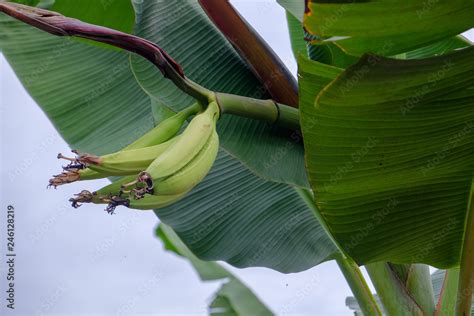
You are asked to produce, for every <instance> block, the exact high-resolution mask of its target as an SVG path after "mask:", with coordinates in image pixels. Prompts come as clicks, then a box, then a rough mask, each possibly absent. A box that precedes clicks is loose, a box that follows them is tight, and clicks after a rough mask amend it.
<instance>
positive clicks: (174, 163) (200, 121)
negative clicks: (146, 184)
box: [145, 102, 219, 180]
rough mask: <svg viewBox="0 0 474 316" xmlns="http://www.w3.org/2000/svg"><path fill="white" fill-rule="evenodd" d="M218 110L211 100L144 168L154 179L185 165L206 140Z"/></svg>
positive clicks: (212, 127)
mask: <svg viewBox="0 0 474 316" xmlns="http://www.w3.org/2000/svg"><path fill="white" fill-rule="evenodd" d="M218 113H219V110H218V107H217V104H216V103H215V102H212V103H211V104H209V106H208V108H207V109H206V110H205V111H204V112H202V113H200V114H198V115H196V116H195V117H194V118H193V119H192V120H191V122H190V123H189V125H188V126H187V127H186V129H185V130H184V132H183V133H182V137H181V138H180V139H179V140H178V141H176V142H175V143H174V144H173V145H172V146H170V148H168V150H166V151H165V152H164V153H163V154H162V155H160V156H159V157H158V158H156V159H155V160H154V161H153V162H152V163H151V164H150V165H149V166H148V168H147V169H146V170H145V172H146V173H147V174H148V175H149V176H150V177H151V178H152V179H155V180H158V179H161V178H164V177H167V176H170V175H172V174H174V173H176V172H177V171H178V170H180V169H181V168H183V167H184V166H186V165H187V164H188V163H189V162H190V161H191V160H193V159H194V157H196V155H197V154H198V153H199V152H200V150H201V149H202V148H203V146H204V145H205V144H206V143H207V142H208V140H209V138H210V137H211V135H212V133H213V131H214V129H215V123H216V119H217V116H218Z"/></svg>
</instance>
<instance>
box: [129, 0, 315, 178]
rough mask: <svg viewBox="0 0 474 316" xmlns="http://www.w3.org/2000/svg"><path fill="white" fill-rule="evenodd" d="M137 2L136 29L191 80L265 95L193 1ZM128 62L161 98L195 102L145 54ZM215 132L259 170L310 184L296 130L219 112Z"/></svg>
mask: <svg viewBox="0 0 474 316" xmlns="http://www.w3.org/2000/svg"><path fill="white" fill-rule="evenodd" d="M136 8H137V11H138V12H141V14H140V15H139V17H138V23H137V27H136V32H137V34H138V35H139V36H141V37H144V38H147V39H149V40H151V41H153V42H156V43H158V44H159V45H160V46H161V47H162V48H163V49H165V50H166V51H167V52H168V53H169V54H170V55H171V56H173V58H175V59H176V60H177V61H178V62H179V63H180V64H181V65H182V66H183V68H184V71H185V73H186V75H187V76H188V77H190V78H191V79H192V80H194V81H196V82H198V83H200V84H201V85H203V86H205V87H207V88H209V89H211V90H213V91H219V92H227V93H234V94H239V95H244V96H250V97H254V98H258V99H261V98H268V96H267V95H266V92H265V88H264V86H263V85H262V84H261V83H259V82H258V81H257V79H256V78H255V77H254V75H253V74H252V73H251V72H250V71H249V69H248V67H247V66H246V65H244V64H243V62H242V60H241V58H240V57H239V56H238V55H237V53H236V52H235V51H234V49H233V48H232V46H231V45H230V44H229V43H228V42H227V40H226V39H225V38H224V37H223V36H222V35H221V34H220V33H219V31H218V30H217V29H216V28H215V27H214V26H213V25H212V24H211V23H210V21H209V19H208V18H207V16H206V15H205V13H204V12H203V10H202V9H201V7H200V6H199V4H198V2H197V1H189V0H176V1H166V2H156V1H147V2H143V3H142V4H141V5H136ZM181 21H186V23H183V22H181ZM282 22H283V21H282ZM131 64H132V70H133V72H134V74H135V76H136V78H137V80H138V82H139V83H140V85H141V86H142V87H143V89H144V90H145V91H146V92H147V93H149V94H150V95H151V96H153V97H154V98H156V99H159V100H160V101H161V102H162V103H163V104H165V105H167V106H169V107H170V108H172V109H173V110H180V109H182V108H184V107H185V106H187V105H190V104H191V103H192V102H193V100H192V99H191V98H190V97H189V96H187V95H186V94H184V93H182V92H181V91H180V90H178V89H177V88H176V87H174V86H173V84H172V83H171V82H170V81H169V80H166V79H165V78H163V76H162V75H161V73H159V72H157V71H156V68H155V67H154V66H153V65H152V64H150V63H149V62H148V61H147V60H145V59H144V58H141V57H140V56H132V63H131ZM218 132H219V135H220V139H221V145H222V147H223V148H224V149H225V150H226V151H227V152H229V153H230V154H231V155H233V156H234V157H236V158H237V159H239V160H240V161H242V163H244V164H245V165H246V166H247V167H248V168H249V169H251V170H252V171H253V172H255V173H256V174H258V175H259V176H261V177H263V178H265V179H269V180H272V181H276V182H284V183H290V184H294V185H297V186H301V187H306V186H308V183H307V178H306V173H305V169H304V150H303V145H302V143H301V142H300V139H299V137H297V136H296V134H293V135H292V132H289V131H285V130H281V129H279V128H278V127H275V126H274V127H272V126H270V125H268V124H266V123H262V122H260V121H256V120H250V119H245V118H241V117H237V116H227V117H223V118H222V119H221V120H220V122H219V126H218ZM291 136H293V137H291Z"/></svg>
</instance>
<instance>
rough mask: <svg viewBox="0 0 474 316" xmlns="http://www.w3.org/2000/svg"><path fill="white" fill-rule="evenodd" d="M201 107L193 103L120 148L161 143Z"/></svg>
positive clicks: (127, 148)
mask: <svg viewBox="0 0 474 316" xmlns="http://www.w3.org/2000/svg"><path fill="white" fill-rule="evenodd" d="M200 109H201V106H200V105H199V104H198V103H195V104H193V105H191V106H189V107H187V108H186V109H184V110H182V111H181V112H178V113H176V114H175V115H173V116H171V117H169V118H167V119H166V120H164V121H163V122H161V123H160V124H158V125H157V126H156V127H155V128H153V129H151V130H150V131H148V132H147V133H146V134H145V135H143V136H142V137H140V138H139V139H137V140H136V141H134V142H133V143H131V144H130V145H128V146H126V147H124V148H123V149H122V150H129V149H137V148H143V147H148V146H154V145H158V144H161V143H163V142H165V141H167V140H169V139H171V138H172V137H174V136H175V135H176V134H178V132H179V130H180V129H181V127H182V126H183V124H184V121H186V120H187V119H188V117H190V116H191V115H194V114H196V113H197V112H199V110H200Z"/></svg>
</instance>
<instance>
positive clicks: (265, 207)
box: [0, 13, 336, 272]
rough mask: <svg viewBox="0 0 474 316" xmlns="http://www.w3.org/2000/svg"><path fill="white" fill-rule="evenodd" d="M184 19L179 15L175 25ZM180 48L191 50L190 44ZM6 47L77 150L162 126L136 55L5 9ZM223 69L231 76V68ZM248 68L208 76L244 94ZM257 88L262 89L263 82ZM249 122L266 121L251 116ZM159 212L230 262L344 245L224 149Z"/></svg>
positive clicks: (322, 255) (297, 256) (284, 262)
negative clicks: (46, 29) (185, 192)
mask: <svg viewBox="0 0 474 316" xmlns="http://www.w3.org/2000/svg"><path fill="white" fill-rule="evenodd" d="M142 14H143V13H142ZM139 16H140V15H139ZM139 19H140V17H139ZM183 23H184V22H183V20H180V23H179V24H177V26H176V30H175V31H176V32H179V30H180V28H181V27H183V25H182V24H183ZM196 31H197V32H199V29H196ZM168 45H169V43H168ZM175 45H176V47H182V43H181V42H175ZM224 47H225V49H222V51H221V53H222V55H221V57H220V58H221V59H224V60H226V59H229V60H232V59H235V58H238V56H237V55H236V54H235V52H233V51H232V50H231V49H230V47H229V46H227V45H226V46H224ZM0 48H1V49H2V52H3V53H4V55H5V56H6V58H7V60H8V61H9V63H10V64H11V66H12V67H13V68H14V70H15V72H16V74H17V75H18V77H19V78H20V80H21V81H22V82H23V84H24V85H25V87H26V89H27V90H28V92H29V93H30V95H31V96H32V97H33V98H34V99H35V101H36V102H37V103H38V104H39V105H40V106H41V108H42V109H43V111H44V112H45V113H46V115H47V116H48V117H49V118H50V119H51V121H52V122H53V124H54V125H55V127H56V128H57V130H58V131H59V132H60V134H61V135H62V137H63V138H64V139H65V140H66V141H67V142H68V143H69V144H70V146H71V147H73V148H76V149H78V150H80V151H85V152H92V153H96V154H103V153H109V152H112V151H115V150H117V149H119V148H121V147H123V146H125V145H126V144H128V143H130V142H132V141H133V140H134V139H135V138H137V137H139V136H140V135H142V134H144V133H145V132H146V131H147V130H149V129H150V128H151V127H152V126H153V123H154V120H153V115H152V114H153V113H152V108H151V104H154V105H156V99H153V100H150V97H149V96H148V94H147V93H145V92H144V90H143V89H142V88H141V86H140V85H138V84H137V81H136V80H135V77H134V74H133V73H132V72H131V71H130V58H129V57H130V56H129V55H128V54H127V53H125V52H123V51H116V50H108V49H104V48H100V47H97V46H92V45H88V44H85V43H83V42H79V41H75V40H68V39H65V38H57V37H54V36H51V35H49V34H44V33H42V32H40V31H38V30H36V29H34V28H32V27H30V26H26V25H23V24H21V23H20V22H17V21H14V20H13V19H11V18H8V17H6V16H4V15H0ZM201 48H202V47H201V46H199V45H191V46H186V49H183V52H184V53H186V54H185V56H184V57H186V58H190V60H192V59H193V58H194V56H195V53H194V52H195V51H194V50H195V49H196V50H199V49H201ZM196 54H197V52H196ZM178 57H179V58H178V61H180V62H184V64H185V65H187V66H185V71H186V72H190V73H193V71H192V67H191V66H189V64H187V62H185V61H184V57H183V56H178ZM208 62H209V63H210V64H212V63H214V62H215V61H214V60H213V59H211V60H209V61H208ZM234 63H236V64H237V65H240V67H243V68H245V67H246V66H245V65H244V64H242V63H238V62H237V61H234ZM225 66H226V64H224V65H223V66H222V67H225ZM156 71H157V72H158V70H156ZM218 73H225V69H223V70H222V71H221V72H219V71H218ZM240 73H241V75H242V76H243V75H245V76H246V78H247V79H242V78H240V79H238V78H233V79H232V80H227V79H226V77H225V76H211V78H213V81H215V82H216V83H212V82H211V81H208V83H209V84H210V85H211V84H214V85H217V82H221V81H223V80H227V84H226V89H229V90H230V91H244V90H239V89H240V88H239V86H241V85H243V86H245V87H246V89H247V90H245V91H247V92H248V93H251V90H250V88H249V87H248V83H247V81H246V80H250V82H255V81H254V79H251V78H249V75H248V73H247V74H245V72H242V71H241V72H240ZM153 75H154V74H153ZM208 80H210V79H208ZM253 88H254V89H255V91H259V87H258V85H257V86H253ZM167 91H168V90H166V89H163V91H162V92H163V94H166V93H167ZM170 93H174V90H171V92H170ZM151 101H153V102H151ZM219 124H220V123H219ZM223 124H225V122H224V123H223ZM228 124H230V123H228ZM243 125H244V127H246V128H260V127H259V126H262V125H260V123H259V124H258V125H254V124H253V123H249V124H245V122H244V124H243ZM263 128H265V127H263ZM249 132H251V131H250V130H249ZM229 133H230V131H229ZM221 134H222V132H221ZM225 137H226V136H225V135H223V138H224V139H225ZM248 137H250V136H248ZM268 137H269V136H268ZM234 141H235V142H236V143H239V142H246V141H247V139H246V138H243V139H235V140H234ZM290 144H291V143H290ZM287 150H289V151H290V150H293V147H292V146H289V147H287ZM269 155H270V157H271V154H270V153H269ZM52 159H54V158H53V157H52ZM256 159H262V158H261V157H257V158H256ZM283 159H286V156H285V155H283ZM235 179H238V180H239V181H233V180H235ZM46 180H47V179H45V181H46ZM84 185H85V188H87V184H84ZM222 209H224V211H222ZM158 213H159V214H160V217H162V219H163V221H164V222H166V223H169V224H170V225H171V226H172V227H173V228H174V229H175V230H176V231H177V233H178V234H179V235H180V237H181V238H182V239H183V240H184V241H185V242H186V243H187V246H188V247H189V248H190V249H191V250H192V251H193V252H195V253H196V254H197V255H198V256H199V257H201V258H206V259H215V260H217V259H222V260H226V261H229V262H230V263H232V264H234V265H237V266H266V267H269V268H273V269H276V270H279V271H284V272H295V271H301V270H304V269H308V268H310V267H312V266H314V265H316V264H318V263H320V262H322V261H324V260H327V259H329V258H330V257H331V255H332V254H333V253H334V252H335V251H336V248H335V247H334V245H333V244H332V242H331V241H330V239H329V238H328V237H327V236H326V234H325V232H324V230H323V229H322V227H321V226H320V225H319V223H318V221H317V220H316V219H315V217H314V216H313V214H312V211H311V210H310V209H309V208H308V207H307V206H306V205H305V204H304V202H303V200H302V199H300V197H299V195H298V193H297V192H296V191H295V190H294V189H293V188H292V187H291V186H289V185H286V184H282V183H275V182H269V181H267V180H265V179H264V178H262V177H259V176H257V175H256V173H255V172H254V170H250V169H248V167H247V166H246V165H245V164H242V163H241V162H239V160H237V159H235V158H234V156H233V155H231V154H229V153H228V152H226V151H225V150H221V153H220V155H219V159H218V161H217V162H216V165H215V167H214V168H213V170H212V172H211V174H210V175H209V176H208V177H206V179H205V180H204V182H203V183H202V184H201V185H200V186H199V187H198V188H197V189H196V190H195V191H194V192H191V194H190V195H189V196H188V197H186V198H185V199H184V200H183V201H181V202H180V203H178V204H176V205H174V206H170V207H168V208H166V209H163V210H160V211H158ZM212 214H217V215H216V216H214V217H213V216H212ZM220 214H222V216H220ZM193 234H195V235H193Z"/></svg>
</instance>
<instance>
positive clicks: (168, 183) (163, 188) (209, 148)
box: [153, 129, 219, 195]
mask: <svg viewBox="0 0 474 316" xmlns="http://www.w3.org/2000/svg"><path fill="white" fill-rule="evenodd" d="M218 151H219V136H218V135H217V132H216V131H215V129H214V130H213V132H212V135H211V137H210V139H209V141H208V142H207V144H206V145H205V146H204V147H203V148H202V149H201V151H200V152H199V153H198V154H197V155H196V157H195V158H194V159H193V160H191V161H190V162H189V163H188V164H187V165H186V166H184V167H183V168H182V169H181V170H179V171H178V172H176V173H175V174H173V175H171V176H169V177H167V178H164V179H162V180H158V181H156V180H154V181H153V194H156V195H163V194H165V195H169V194H179V193H182V192H188V191H190V190H191V189H192V188H194V187H195V186H196V185H197V184H198V183H199V182H201V180H202V179H203V178H204V177H205V176H206V175H207V173H208V172H209V170H210V169H211V167H212V165H213V164H214V161H215V160H216V156H217V152H218Z"/></svg>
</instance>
